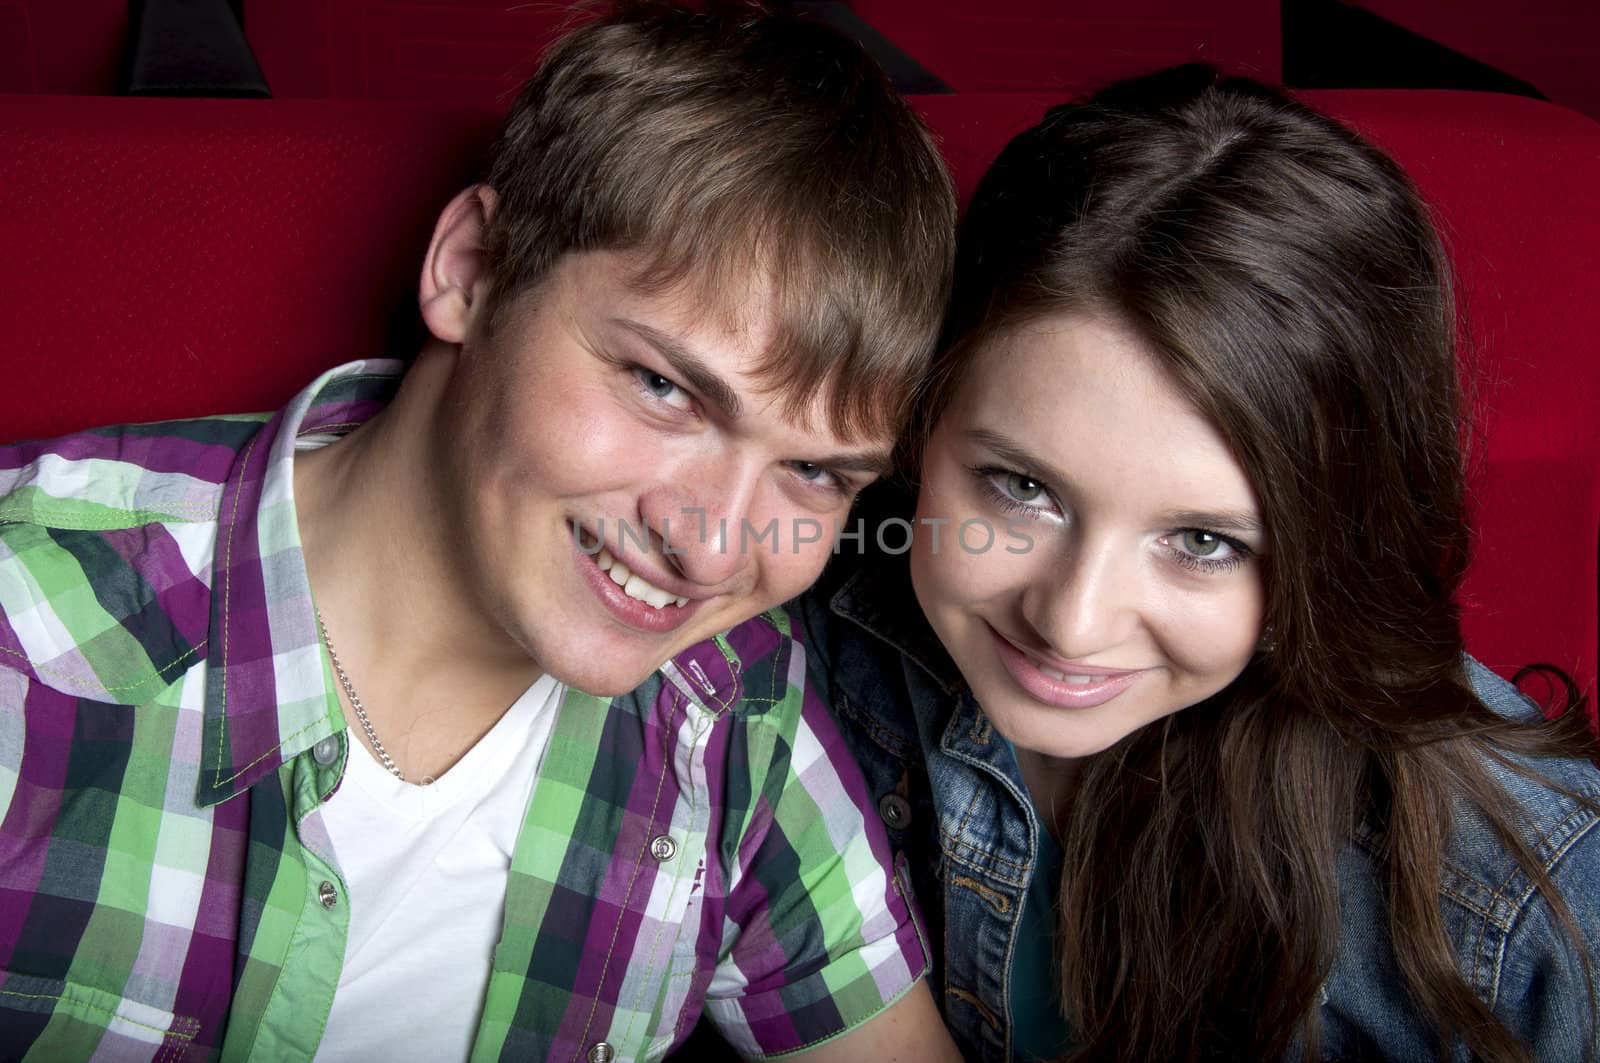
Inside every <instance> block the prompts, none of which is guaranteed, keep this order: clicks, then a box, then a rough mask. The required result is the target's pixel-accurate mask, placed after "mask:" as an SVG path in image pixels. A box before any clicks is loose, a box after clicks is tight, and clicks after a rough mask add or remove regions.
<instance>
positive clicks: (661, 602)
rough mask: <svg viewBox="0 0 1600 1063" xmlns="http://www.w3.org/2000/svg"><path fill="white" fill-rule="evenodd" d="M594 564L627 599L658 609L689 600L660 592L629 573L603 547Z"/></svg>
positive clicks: (649, 583)
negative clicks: (669, 603) (668, 604)
mask: <svg viewBox="0 0 1600 1063" xmlns="http://www.w3.org/2000/svg"><path fill="white" fill-rule="evenodd" d="M594 563H595V564H596V565H598V566H600V571H601V572H604V573H605V574H606V575H608V576H610V577H611V582H612V583H615V584H616V585H617V586H619V587H621V588H622V593H623V594H626V595H627V596H628V597H629V598H637V599H638V600H639V601H641V602H644V603H645V604H646V605H648V606H650V607H652V608H654V609H660V608H662V607H663V606H665V605H666V604H667V603H668V602H672V603H674V604H675V605H684V604H686V603H687V602H688V601H689V599H688V598H682V597H679V596H677V595H675V594H672V593H670V592H668V591H664V590H662V589H661V588H660V587H657V586H656V585H655V584H653V583H651V582H650V581H649V580H647V579H645V578H644V577H643V576H641V575H639V574H638V573H637V572H633V571H631V570H630V569H629V568H628V566H627V565H625V564H623V563H622V562H621V561H618V560H617V559H616V558H615V557H612V556H611V551H610V550H608V549H606V548H605V547H601V548H600V553H599V554H598V555H596V557H595V559H594Z"/></svg>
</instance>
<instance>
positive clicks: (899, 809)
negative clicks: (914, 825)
mask: <svg viewBox="0 0 1600 1063" xmlns="http://www.w3.org/2000/svg"><path fill="white" fill-rule="evenodd" d="M878 815H880V816H882V817H883V822H884V823H886V824H888V825H889V826H891V827H893V828H894V829H895V830H900V829H902V828H903V827H905V826H906V825H907V824H908V823H910V822H911V802H910V801H907V800H906V799H905V798H903V797H901V796H900V795H899V794H884V795H883V796H882V797H880V798H879V799H878Z"/></svg>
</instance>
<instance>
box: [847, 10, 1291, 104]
mask: <svg viewBox="0 0 1600 1063" xmlns="http://www.w3.org/2000/svg"><path fill="white" fill-rule="evenodd" d="M850 6H851V7H852V8H854V9H855V11H856V13H857V14H859V15H860V16H861V17H862V18H864V19H866V21H867V22H868V23H870V24H871V25H872V26H873V28H874V29H876V30H877V31H878V32H879V33H882V34H883V35H884V36H885V37H887V38H888V39H889V40H890V41H892V42H893V43H894V44H895V45H896V46H897V47H899V48H900V49H901V50H902V51H904V52H906V53H907V54H908V55H910V56H911V57H912V58H914V59H916V60H917V61H918V62H919V63H921V64H922V65H923V66H925V67H927V68H928V69H929V70H931V71H932V72H933V73H935V74H937V75H938V76H939V77H941V78H942V79H944V81H946V82H947V83H948V84H950V85H952V86H953V87H954V88H955V89H957V90H958V91H960V92H1065V91H1068V90H1072V89H1078V88H1082V87H1086V86H1093V85H1098V84H1100V83H1102V82H1106V81H1112V80H1115V79H1117V78H1121V77H1128V76H1129V75H1132V74H1143V73H1147V72H1148V71H1151V70H1155V69H1158V68H1160V67H1163V66H1172V65H1174V64H1177V63H1187V62H1192V61H1194V60H1205V61H1208V62H1212V63H1217V64H1220V65H1222V66H1223V67H1226V68H1227V69H1229V70H1232V71H1236V72H1238V73H1248V74H1253V75H1255V76H1256V77H1262V78H1266V79H1268V80H1271V81H1276V80H1277V79H1278V78H1279V76H1280V72H1281V70H1282V67H1283V44H1282V40H1281V37H1282V32H1281V19H1280V17H1279V11H1278V8H1279V3H1278V0H1230V2H1228V3H1212V4H1199V3H1194V2H1193V0H1120V2H1119V3H1117V4H1114V5H1093V6H1091V5H1084V4H1065V3H1062V2H1061V0H988V2H985V3H981V4H975V3H972V0H851V4H850Z"/></svg>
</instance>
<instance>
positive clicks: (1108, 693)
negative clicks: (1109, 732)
mask: <svg viewBox="0 0 1600 1063" xmlns="http://www.w3.org/2000/svg"><path fill="white" fill-rule="evenodd" d="M989 633H990V634H991V635H992V636H993V637H994V644H995V653H996V655H997V656H998V657H999V658H1000V663H1001V664H1002V665H1004V666H1005V669H1006V671H1007V672H1009V673H1010V674H1011V678H1012V679H1014V680H1015V681H1016V683H1017V685H1018V686H1020V687H1021V688H1022V689H1023V690H1024V691H1025V692H1027V694H1028V695H1029V696H1030V697H1032V698H1034V699H1035V700H1036V701H1042V702H1044V703H1045V704H1046V705H1054V706H1056V707H1057V708H1063V709H1089V708H1093V707H1095V706H1096V705H1104V704H1105V703H1106V702H1108V701H1110V700H1111V699H1112V698H1115V697H1116V696H1117V695H1119V694H1121V693H1122V692H1123V691H1124V690H1127V689H1128V688H1129V687H1130V686H1132V685H1133V684H1134V683H1135V682H1137V681H1138V679H1139V677H1140V676H1141V675H1143V674H1144V669H1136V670H1133V671H1129V670H1126V669H1114V668H1100V667H1097V666H1091V665H1082V664H1076V665H1065V666H1063V667H1056V665H1055V663H1054V662H1051V663H1048V664H1042V663H1041V662H1038V661H1036V660H1034V659H1033V657H1031V656H1030V655H1029V654H1027V653H1025V652H1023V651H1022V650H1021V649H1020V648H1018V647H1017V645H1016V644H1015V643H1013V642H1012V641H1011V640H1010V639H1008V638H1006V637H1005V636H1004V635H1002V634H1000V632H998V631H996V630H995V629H994V628H992V627H991V628H990V629H989ZM1043 668H1048V669H1050V670H1051V671H1052V672H1060V673H1061V674H1062V675H1074V676H1089V677H1094V678H1097V679H1099V682H1091V683H1085V684H1071V683H1067V682H1065V681H1063V680H1060V679H1056V678H1054V677H1052V676H1048V675H1045V674H1044V672H1043V671H1042V670H1041V669H1043Z"/></svg>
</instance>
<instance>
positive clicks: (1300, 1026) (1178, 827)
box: [923, 67, 1594, 1061]
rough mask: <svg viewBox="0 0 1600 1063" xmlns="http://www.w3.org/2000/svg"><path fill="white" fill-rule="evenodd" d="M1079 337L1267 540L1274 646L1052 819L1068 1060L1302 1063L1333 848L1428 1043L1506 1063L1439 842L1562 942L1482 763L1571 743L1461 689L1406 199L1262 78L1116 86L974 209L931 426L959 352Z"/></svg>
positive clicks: (1010, 163) (1452, 417) (1511, 767)
mask: <svg viewBox="0 0 1600 1063" xmlns="http://www.w3.org/2000/svg"><path fill="white" fill-rule="evenodd" d="M1074 310H1093V311H1095V312H1099V313H1104V314H1112V315H1115V316H1116V317H1117V318H1118V319H1119V320H1120V321H1121V322H1122V323H1123V324H1125V325H1126V326H1128V327H1129V328H1131V329H1132V330H1134V332H1135V333H1136V334H1138V335H1140V336H1142V337H1143V338H1144V340H1145V341H1146V345H1147V346H1148V347H1149V348H1150V349H1151V350H1153V351H1154V352H1156V354H1157V356H1158V357H1159V358H1161V359H1162V360H1163V362H1164V364H1165V366H1166V368H1167V370H1168V371H1169V372H1170V373H1171V374H1172V377H1173V379H1174V380H1175V381H1177V383H1178V386H1179V387H1180V388H1181V389H1182V390H1183V391H1184V392H1185V393H1186V394H1187V395H1188V396H1189V397H1190V399H1191V400H1192V401H1193V402H1194V403H1195V404H1196V406H1197V407H1198V408H1199V409H1200V410H1201V411H1202V412H1204V413H1205V414H1206V415H1208V416H1209V417H1210V418H1211V419H1212V420H1213V421H1214V422H1215V423H1216V424H1217V425H1218V426H1220V428H1221V430H1222V432H1223V433H1224V435H1225V436H1226V438H1227V439H1228V440H1229V442H1230V444H1231V446H1232V448H1233V450H1234V453H1235V456H1236V457H1237V459H1238V460H1239V462H1240V464H1241V465H1242V466H1243V468H1244V469H1245V471H1246V473H1247V474H1248V476H1249V478H1250V480H1251V482H1252V484H1253V486H1254V487H1255V490H1256V492H1257V496H1258V498H1259V500H1260V504H1261V507H1262V510H1263V513H1264V515H1265V519H1266V524H1267V530H1268V537H1269V545H1268V550H1267V551H1266V553H1265V556H1264V558H1263V563H1264V565H1265V577H1266V579H1265V582H1266V588H1267V608H1266V620H1267V626H1268V631H1269V632H1270V637H1269V640H1268V641H1269V642H1270V648H1267V649H1264V650H1263V651H1262V652H1261V653H1259V654H1257V655H1256V657H1255V658H1254V659H1253V660H1252V661H1251V663H1250V664H1249V665H1248V666H1247V667H1246V669H1245V671H1244V673H1243V674H1242V675H1241V676H1240V677H1239V678H1238V679H1237V680H1236V681H1235V682H1234V683H1233V684H1232V685H1231V686H1229V687H1228V688H1227V689H1226V690H1224V691H1223V692H1222V693H1220V694H1218V695H1217V696H1215V697H1213V698H1211V699H1210V700H1208V701H1206V702H1204V703H1202V704H1200V705H1197V706H1194V707H1191V708H1189V709H1186V710H1184V711H1182V712H1179V713H1177V714H1175V715H1173V716H1170V717H1167V718H1166V719H1165V720H1164V721H1162V722H1159V723H1156V724H1152V725H1150V726H1148V727H1146V728H1144V729H1142V730H1140V731H1138V732H1135V733H1134V734H1132V735H1130V736H1129V737H1128V738H1126V739H1124V740H1123V741H1122V742H1120V743H1119V744H1117V745H1116V746H1114V747H1113V748H1111V749H1110V750H1108V751H1106V752H1105V753H1102V754H1100V755H1098V756H1096V757H1093V758H1090V759H1089V761H1088V762H1087V763H1085V764H1084V765H1083V767H1082V770H1081V780H1080V782H1079V783H1078V785H1077V787H1076V789H1075V791H1074V793H1073V795H1072V798H1071V800H1070V802H1069V803H1067V804H1066V805H1065V806H1064V807H1062V808H1061V809H1059V810H1058V811H1059V816H1058V819H1057V823H1058V825H1059V827H1060V830H1061V835H1062V836H1061V842H1062V847H1063V849H1064V851H1065V852H1066V854H1067V855H1066V863H1065V867H1064V870H1063V874H1062V885H1061V896H1060V908H1061V926H1060V930H1059V944H1060V953H1061V957H1060V973H1061V983H1062V1000H1063V1007H1064V1010H1065V1014H1066V1016H1067V1018H1068V1020H1069V1022H1070V1023H1071V1025H1072V1027H1073V1032H1074V1036H1075V1040H1076V1042H1077V1044H1078V1046H1079V1047H1078V1048H1077V1049H1076V1050H1075V1052H1074V1054H1073V1056H1072V1058H1073V1059H1074V1060H1127V1061H1147V1060H1152V1059H1163V1060H1166V1059H1191V1060H1198V1059H1264V1058H1277V1057H1280V1056H1282V1055H1283V1054H1284V1053H1285V1052H1288V1051H1291V1050H1294V1051H1298V1050H1300V1049H1303V1050H1304V1052H1305V1054H1306V1056H1307V1058H1313V1057H1315V1056H1316V1054H1317V1050H1318V1029H1317V1017H1316V1015H1317V1012H1316V1004H1317V1001H1318V994H1319V991H1320V989H1321V987H1322V985H1323V983H1324V981H1325V980H1326V979H1327V977H1328V975H1329V973H1330V971H1331V970H1332V967H1333V964H1334V959H1335V953H1336V950H1337V946H1338V942H1339V937H1340V910H1339V881H1338V876H1337V873H1336V860H1337V858H1338V856H1339V854H1340V852H1341V851H1342V850H1343V849H1344V848H1345V847H1346V846H1349V845H1351V844H1353V840H1354V839H1356V838H1357V837H1358V836H1359V837H1360V838H1361V839H1362V844H1364V845H1365V846H1366V848H1368V849H1369V850H1370V852H1371V854H1372V858H1373V859H1374V860H1375V861H1376V862H1377V864H1378V866H1379V868H1380V875H1381V881H1383V882H1384V883H1385V885H1386V888H1387V898H1386V899H1387V904H1388V912H1387V916H1388V925H1389V930H1390V933H1391V937H1392V940H1393V944H1394V950H1395V956H1396V959H1397V962H1398V967H1399V970H1400V972H1401V974H1402V976H1403V979H1404V983H1405V988H1406V990H1407V991H1409V993H1410V997H1411V1002H1412V1005H1413V1007H1414V1008H1415V1009H1416V1010H1417V1011H1419V1012H1420V1013H1422V1014H1423V1015H1425V1016H1426V1017H1427V1018H1428V1019H1429V1020H1431V1022H1432V1024H1433V1026H1434V1028H1435V1029H1436V1031H1437V1032H1438V1035H1439V1037H1440V1039H1441V1044H1442V1045H1448V1044H1453V1043H1457V1041H1458V1039H1460V1040H1461V1041H1464V1042H1465V1043H1466V1044H1467V1046H1468V1047H1469V1048H1470V1049H1471V1050H1472V1051H1473V1052H1474V1053H1475V1054H1476V1056H1477V1057H1479V1058H1482V1059H1486V1060H1526V1059H1528V1058H1530V1057H1529V1052H1528V1049H1527V1048H1526V1047H1525V1046H1523V1045H1522V1044H1520V1043H1519V1042H1518V1041H1517V1040H1516V1039H1515V1038H1514V1037H1513V1036H1512V1035H1511V1034H1510V1033H1509V1032H1508V1031H1507V1030H1506V1028H1505V1027H1504V1026H1503V1025H1502V1024H1501V1023H1500V1022H1499V1021H1498V1020H1497V1019H1496V1017H1495V1016H1494V1014H1493V1013H1492V1011H1491V1010H1490V1009H1489V1008H1488V1006H1487V1005H1486V1004H1485V1003H1484V1002H1483V1001H1482V1000H1481V999H1480V998H1479V996H1478V995H1477V994H1476V993H1475V992H1473V990H1472V989H1471V987H1470V986H1469V985H1468V984H1467V983H1466V981H1465V980H1464V979H1463V977H1462V975H1461V973H1460V971H1459V969H1458V966H1457V961H1456V958H1455V955H1454V953H1453V951H1452V949H1451V946H1450V942H1449V941H1448V939H1447V937H1446V934H1445V930H1444V926H1443V922H1442V917H1441V912H1440V876H1441V868H1442V864H1443V861H1444V859H1445V853H1446V845H1447V842H1448V839H1449V830H1450V824H1451V823H1452V821H1453V817H1454V816H1455V815H1457V814H1458V813H1459V810H1460V809H1462V808H1467V809H1475V810H1476V811H1477V813H1478V814H1481V815H1482V816H1483V817H1484V818H1485V819H1486V821H1487V822H1488V823H1489V824H1490V825H1491V827H1492V829H1493V830H1494V831H1495V832H1496V833H1497V834H1498V835H1499V838H1500V840H1501V842H1502V843H1503V844H1504V845H1505V847H1506V848H1507V850H1508V851H1509V852H1510V853H1511V854H1512V855H1513V856H1514V857H1515V859H1516V860H1517V862H1518V863H1519V864H1521V866H1522V868H1523V869H1524V871H1526V873H1527V874H1528V876H1529V877H1530V879H1531V880H1532V881H1533V883H1534V884H1535V885H1536V887H1537V888H1538V889H1540V890H1541V891H1542V892H1543V893H1544V895H1545V897H1546V898H1547V899H1548V901H1549V903H1550V904H1551V906H1552V908H1553V910H1554V912H1555V914H1556V918H1557V920H1558V921H1559V922H1560V923H1561V924H1562V925H1563V926H1564V927H1565V929H1566V931H1567V933H1568V934H1569V935H1570V936H1571V937H1572V938H1573V940H1574V941H1577V937H1578V932H1577V928H1576V925H1575V923H1574V921H1573V920H1572V918H1571V915H1570V913H1569V911H1568V910H1567V907H1566V906H1565V904H1564V902H1563V900H1562V898H1561V896H1560V894H1559V892H1558V891H1557V890H1556V888H1555V887H1554V886H1553V884H1552V883H1551V881H1550V879H1549V876H1548V875H1546V874H1545V872H1544V871H1543V869H1542V866H1541V865H1540V863H1539V862H1538V861H1537V860H1536V859H1535V857H1534V855H1533V853H1532V852H1531V851H1530V849H1529V847H1528V845H1527V844H1526V843H1525V842H1524V841H1523V840H1522V837H1523V835H1522V834H1521V833H1519V829H1518V828H1519V825H1520V824H1519V819H1518V816H1519V813H1518V808H1517V805H1516V804H1515V803H1514V802H1513V801H1512V799H1511V798H1510V797H1509V795H1508V794H1507V792H1506V790H1505V788H1504V787H1503V785H1502V784H1501V783H1500V781H1499V780H1498V778H1497V776H1496V771H1495V770H1491V768H1490V767H1489V766H1490V765H1495V766H1496V768H1497V769H1502V770H1506V771H1520V772H1523V773H1524V774H1527V773H1529V771H1530V769H1527V768H1525V767H1521V766H1519V765H1520V764H1522V763H1523V762H1522V761H1519V760H1516V759H1514V758H1517V757H1532V756H1550V755H1555V756H1571V755H1574V754H1576V755H1580V756H1581V755H1590V756H1592V755H1593V752H1594V746H1593V743H1592V738H1591V734H1590V731H1589V727H1588V722H1587V719H1586V718H1585V716H1584V714H1583V713H1582V712H1581V711H1577V706H1574V707H1573V708H1572V711H1568V712H1566V713H1564V714H1562V715H1561V716H1559V717H1558V718H1557V719H1556V720H1555V721H1553V722H1550V723H1548V724H1545V725H1541V724H1538V723H1527V722H1519V721H1512V720H1507V719H1504V718H1502V717H1500V716H1498V715H1496V714H1495V713H1494V712H1492V711H1491V710H1489V709H1488V708H1486V707H1485V706H1484V705H1483V704H1482V703H1480V702H1479V700H1478V699H1477V697H1475V696H1474V694H1473V692H1472V689H1471V686H1470V684H1469V682H1468V680H1467V677H1466V675H1465V672H1464V670H1463V657H1462V654H1463V643H1462V636H1461V627H1460V622H1459V615H1458V611H1457V607H1456V604H1455V593H1456V591H1457V588H1458V587H1459V585H1460V582H1461V577H1462V573H1463V571H1464V569H1465V567H1466V563H1467V555H1468V545H1469V533H1468V528H1467V520H1466V489H1465V475H1464V468H1465V463H1464V460H1463V451H1462V430H1461V425H1462V415H1463V403H1462V395H1461V387H1460V383H1459V379H1460V378H1459V375H1458V361H1457V355H1456V320H1455V312H1454V297H1453V294H1452V289H1451V285H1450V281H1449V272H1448V267H1447V262H1446V258H1445V256H1444V253H1443V251H1442V250H1441V247H1440V244H1439V240H1438V238H1437V236H1436V234H1435V232H1434V229H1433V227H1432V225H1431V224H1430V222H1429V220H1428V216H1427V212H1426V210H1425V208H1424V207H1423V205H1422V203H1421V201H1420V199H1419V198H1418V196H1417V194H1416V192H1415V191H1414V189H1413V188H1412V186H1411V184H1410V182H1409V181H1408V180H1407V179H1406V177H1405V175H1404V174H1403V173H1402V172H1401V170H1400V169H1399V167H1398V166H1397V165H1396V164H1395V163H1394V162H1393V161H1391V160H1390V159H1389V158H1388V157H1387V156H1385V155H1384V154H1383V153H1381V152H1380V151H1378V150H1377V149H1375V148H1373V147H1372V146H1370V145H1369V144H1367V143H1366V142H1364V141H1363V140H1361V139H1360V138H1359V137H1357V136H1356V135H1355V134H1353V133H1352V132H1350V131H1348V130H1346V129H1345V128H1343V127H1342V126H1340V125H1338V124H1337V123H1335V122H1333V121H1331V120H1329V119H1327V118H1325V117H1323V116H1321V115H1319V114H1317V113H1315V112H1313V111H1311V110H1309V109H1308V108H1305V107H1303V106H1301V105H1299V104H1297V103H1295V102H1293V101H1291V100H1289V99H1288V98H1286V97H1285V96H1283V95H1282V94H1280V93H1278V92H1277V91H1275V90H1272V89H1268V88H1266V87H1264V86H1261V85H1259V84H1257V83H1254V82H1250V81H1246V80H1241V79H1223V78H1219V76H1218V75H1217V74H1216V72H1215V71H1212V70H1210V69H1209V68H1205V67H1184V68H1179V69H1176V70H1172V71H1166V72H1163V73H1160V74H1156V75H1151V76H1150V77H1146V78H1141V79H1136V80H1133V81H1129V82H1123V83H1120V84H1118V85H1114V86H1112V87H1110V88H1108V89H1106V90H1104V91H1102V92H1100V93H1098V94H1096V95H1094V96H1092V97H1089V98H1088V99H1086V100H1084V101H1082V102H1079V103H1075V104H1069V105H1066V106H1063V107H1058V108H1056V109H1054V110H1053V111H1052V112H1051V113H1050V114H1049V115H1048V116H1047V117H1046V118H1045V120H1044V122H1043V123H1042V124H1041V125H1039V126H1037V127H1035V128H1034V129H1032V130H1029V131H1028V132H1026V133H1024V134H1022V135H1021V136H1019V137H1018V138H1017V139H1016V140H1014V141H1013V142H1012V143H1011V144H1010V145H1009V146H1008V147H1007V148H1006V150H1005V151H1004V152H1003V153H1002V154H1001V156H1000V158H999V160H998V161H997V162H996V164H995V166H994V167H993V168H992V169H991V170H990V172H989V173H988V175H987V176H986V177H985V178H984V181H983V183H982V184H981V185H980V187H979V190H978V192H977V195H976V197H975V199H974V201H973V204H972V207H971V209H970V210H969V212H968V217H967V219H966V221H965V223H964V227H963V229H962V235H961V242H960V249H959V255H958V260H957V272H956V282H955V300H954V302H953V304H952V309H951V311H950V315H949V318H948V320H947V324H946V329H945V342H944V345H943V346H944V351H945V353H944V355H943V360H942V362H941V363H940V365H939V366H938V368H937V371H936V373H935V376H934V378H933V384H932V387H931V389H930V393H929V396H928V401H927V402H926V403H925V404H924V422H923V423H924V425H925V426H926V425H931V423H932V422H933V420H934V419H936V418H937V416H938V414H939V412H940V411H941V409H942V407H943V405H944V403H945V401H946V400H947V399H948V396H949V393H950V390H951V389H952V388H953V387H955V386H957V385H958V384H959V382H960V379H961V375H962V372H963V369H964V366H965V364H966V362H967V361H968V355H969V354H970V352H972V351H973V350H974V349H976V348H977V347H978V346H980V345H982V344H985V343H987V342H988V341H990V340H992V339H993V338H994V337H995V336H997V335H999V334H1001V333H1003V332H1004V331H1006V330H1008V329H1010V328H1013V327H1015V326H1017V325H1018V324H1021V323H1024V322H1027V321H1031V320H1037V319H1038V318H1040V317H1042V316H1045V315H1050V314H1057V313H1063V312H1070V311H1074ZM1578 952H1579V955H1580V957H1581V958H1583V959H1584V962H1585V977H1586V978H1587V979H1588V981H1589V989H1590V999H1591V1000H1593V996H1594V993H1593V988H1594V979H1593V976H1592V972H1589V971H1588V970H1587V958H1586V957H1584V956H1583V953H1582V949H1581V948H1580V949H1579V950H1578ZM1593 1021H1594V1020H1593V1017H1592V1016H1591V1022H1593ZM1297 1046H1298V1047H1297Z"/></svg>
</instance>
